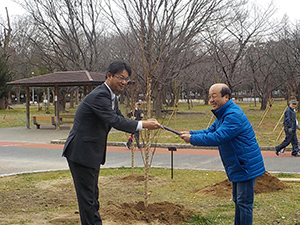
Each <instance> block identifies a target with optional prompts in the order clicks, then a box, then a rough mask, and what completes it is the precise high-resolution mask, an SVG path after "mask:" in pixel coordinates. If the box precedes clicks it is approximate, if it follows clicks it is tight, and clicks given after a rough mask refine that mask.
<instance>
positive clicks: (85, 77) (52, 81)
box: [7, 70, 105, 87]
mask: <svg viewBox="0 0 300 225" xmlns="http://www.w3.org/2000/svg"><path fill="white" fill-rule="evenodd" d="M104 81H105V74H103V73H98V72H89V71H87V70H81V71H62V72H54V73H49V74H45V75H41V76H37V77H31V78H25V79H21V80H16V81H12V82H9V83H7V85H12V86H25V87H26V86H28V87H51V86H56V85H57V86H80V85H99V84H102V83H103V82H104Z"/></svg>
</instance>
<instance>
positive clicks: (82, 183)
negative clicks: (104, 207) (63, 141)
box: [67, 159, 102, 225]
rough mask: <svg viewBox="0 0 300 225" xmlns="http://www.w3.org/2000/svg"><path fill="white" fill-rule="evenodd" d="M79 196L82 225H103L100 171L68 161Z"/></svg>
mask: <svg viewBox="0 0 300 225" xmlns="http://www.w3.org/2000/svg"><path fill="white" fill-rule="evenodd" d="M67 161H68V164H69V168H70V171H71V174H72V177H73V181H74V186H75V190H76V195H77V201H78V207H79V214H80V221H81V224H82V225H102V220H101V216H100V214H99V212H98V210H99V201H98V198H99V189H98V177H99V171H100V168H99V170H97V169H94V168H90V167H86V166H83V165H80V164H78V163H75V162H72V161H70V160H68V159H67Z"/></svg>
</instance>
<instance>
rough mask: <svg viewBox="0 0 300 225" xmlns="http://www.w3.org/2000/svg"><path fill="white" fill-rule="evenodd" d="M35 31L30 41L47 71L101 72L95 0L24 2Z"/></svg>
mask: <svg viewBox="0 0 300 225" xmlns="http://www.w3.org/2000/svg"><path fill="white" fill-rule="evenodd" d="M21 4H22V5H23V7H24V8H25V9H26V10H27V12H28V13H29V14H30V15H31V17H32V18H33V23H34V25H35V27H36V29H37V30H38V33H35V35H34V36H30V40H31V41H32V42H33V43H34V44H35V45H36V46H37V47H38V48H39V49H40V56H41V57H42V58H43V60H44V61H45V62H47V65H48V66H49V68H48V69H49V70H50V71H54V70H57V69H58V70H82V69H86V70H90V71H91V70H92V71H103V70H104V68H105V66H104V65H103V55H102V50H103V48H104V45H101V40H103V39H102V38H101V35H102V32H103V29H104V24H103V23H102V22H101V17H100V9H101V7H100V1H99V0H84V1H81V0H62V1H52V0H44V1H39V0H24V1H23V2H22V3H21Z"/></svg>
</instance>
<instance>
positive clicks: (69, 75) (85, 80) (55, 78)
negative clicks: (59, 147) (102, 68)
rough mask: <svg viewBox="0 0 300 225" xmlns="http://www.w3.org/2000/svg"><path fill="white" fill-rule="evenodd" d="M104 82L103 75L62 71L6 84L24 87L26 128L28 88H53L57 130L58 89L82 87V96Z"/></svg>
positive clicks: (28, 118)
mask: <svg viewBox="0 0 300 225" xmlns="http://www.w3.org/2000/svg"><path fill="white" fill-rule="evenodd" d="M104 81H105V74H103V73H97V72H89V71H86V70H82V71H63V72H54V73H49V74H45V75H41V76H36V77H31V78H25V79H21V80H16V81H12V82H9V83H7V85H10V86H21V87H26V127H27V128H28V129H29V128H30V110H29V109H30V108H29V107H30V92H29V88H30V87H54V90H55V96H54V104H55V118H56V119H55V121H56V129H59V107H58V102H59V87H62V86H83V87H84V95H86V94H87V93H88V92H90V91H91V90H92V87H95V86H97V85H99V84H102V83H103V82H104Z"/></svg>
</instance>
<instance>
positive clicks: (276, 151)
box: [275, 147, 280, 155]
mask: <svg viewBox="0 0 300 225" xmlns="http://www.w3.org/2000/svg"><path fill="white" fill-rule="evenodd" d="M279 151H280V150H279ZM279 151H278V150H277V149H276V147H275V154H276V155H279Z"/></svg>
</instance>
